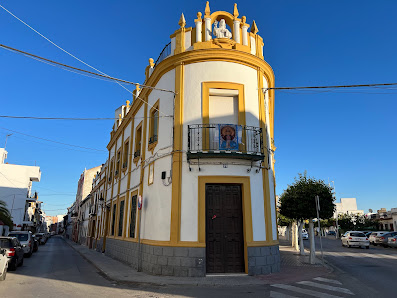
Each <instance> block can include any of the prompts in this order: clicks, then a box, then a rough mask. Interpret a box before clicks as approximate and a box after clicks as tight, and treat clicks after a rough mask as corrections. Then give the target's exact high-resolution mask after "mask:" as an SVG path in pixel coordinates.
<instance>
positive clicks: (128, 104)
mask: <svg viewBox="0 0 397 298" xmlns="http://www.w3.org/2000/svg"><path fill="white" fill-rule="evenodd" d="M125 103H126V106H127V109H128V108H129V107H130V101H129V100H127V101H126V102H125Z"/></svg>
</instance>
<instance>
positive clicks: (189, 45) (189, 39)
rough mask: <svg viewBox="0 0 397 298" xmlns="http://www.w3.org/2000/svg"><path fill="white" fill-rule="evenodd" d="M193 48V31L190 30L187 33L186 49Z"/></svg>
mask: <svg viewBox="0 0 397 298" xmlns="http://www.w3.org/2000/svg"><path fill="white" fill-rule="evenodd" d="M191 50H193V47H192V31H188V32H186V33H185V51H191Z"/></svg>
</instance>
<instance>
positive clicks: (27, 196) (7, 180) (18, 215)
mask: <svg viewBox="0 0 397 298" xmlns="http://www.w3.org/2000/svg"><path fill="white" fill-rule="evenodd" d="M6 158H7V151H6V150H5V149H4V148H0V173H1V174H0V194H1V195H0V200H2V201H4V202H5V203H6V204H7V209H8V210H9V211H10V212H11V216H12V220H13V222H14V227H13V230H32V231H33V232H35V231H36V228H37V227H39V226H40V225H41V224H42V221H44V222H45V219H44V220H43V219H42V216H41V203H40V202H39V201H38V200H37V199H38V196H37V193H34V194H32V186H33V182H39V181H40V179H41V171H40V167H37V166H25V165H15V164H9V163H7V162H5V160H6Z"/></svg>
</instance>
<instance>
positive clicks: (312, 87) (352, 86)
mask: <svg viewBox="0 0 397 298" xmlns="http://www.w3.org/2000/svg"><path fill="white" fill-rule="evenodd" d="M396 85H397V83H383V84H356V85H334V86H305V87H270V88H263V89H264V90H265V91H267V90H298V89H331V88H359V87H380V86H396Z"/></svg>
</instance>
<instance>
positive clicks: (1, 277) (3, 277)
mask: <svg viewBox="0 0 397 298" xmlns="http://www.w3.org/2000/svg"><path fill="white" fill-rule="evenodd" d="M6 276H7V268H4V271H3V274H2V275H1V276H0V281H3V280H5V279H6Z"/></svg>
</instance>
